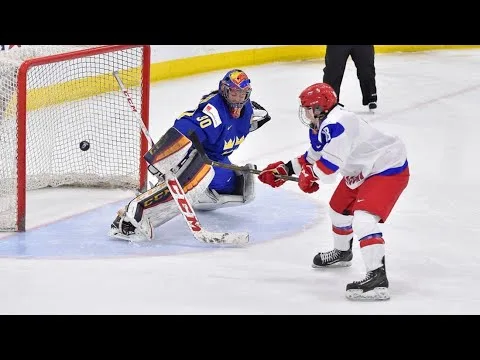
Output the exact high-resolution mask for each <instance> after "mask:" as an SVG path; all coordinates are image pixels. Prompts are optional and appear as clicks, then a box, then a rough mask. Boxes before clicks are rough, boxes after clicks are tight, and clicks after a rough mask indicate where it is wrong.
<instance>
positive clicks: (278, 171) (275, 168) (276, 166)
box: [258, 161, 288, 188]
mask: <svg viewBox="0 0 480 360" xmlns="http://www.w3.org/2000/svg"><path fill="white" fill-rule="evenodd" d="M275 175H288V170H287V167H286V166H285V163H284V162H283V161H277V162H276V163H273V164H270V165H268V166H267V167H266V168H265V169H263V170H262V172H261V173H260V174H259V175H258V179H259V180H260V181H261V182H263V183H265V184H268V185H270V186H271V187H274V188H275V187H279V186H282V185H283V184H284V183H285V181H286V180H285V179H280V178H278V177H276V176H275Z"/></svg>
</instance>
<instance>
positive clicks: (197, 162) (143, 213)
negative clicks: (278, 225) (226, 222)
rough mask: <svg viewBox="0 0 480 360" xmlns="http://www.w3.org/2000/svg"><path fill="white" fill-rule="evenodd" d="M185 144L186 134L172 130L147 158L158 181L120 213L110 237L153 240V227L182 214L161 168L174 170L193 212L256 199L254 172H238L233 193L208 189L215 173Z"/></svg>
mask: <svg viewBox="0 0 480 360" xmlns="http://www.w3.org/2000/svg"><path fill="white" fill-rule="evenodd" d="M186 142H189V140H188V139H187V138H186V137H185V136H184V135H182V134H181V133H180V132H179V131H177V130H176V129H175V128H170V129H169V130H168V131H167V133H166V134H165V135H164V136H162V138H161V139H160V140H159V141H158V142H157V143H156V144H155V145H154V146H153V147H152V148H151V149H150V150H149V151H148V152H147V153H146V154H145V155H144V158H145V160H146V161H147V162H148V163H149V164H150V166H149V167H148V169H149V171H150V172H151V173H152V174H153V175H154V176H156V177H157V178H158V182H157V184H156V185H155V186H153V187H152V188H151V189H149V190H147V191H145V192H143V193H141V194H139V195H138V196H137V197H135V198H134V199H132V200H131V201H130V202H129V203H128V205H126V206H125V208H122V209H120V210H119V211H118V213H117V217H116V218H115V220H114V221H113V223H112V225H111V228H110V231H109V235H110V236H112V237H114V238H118V239H122V240H128V241H145V240H152V239H153V238H154V231H153V229H154V228H156V227H159V226H161V225H162V224H165V223H166V222H168V221H169V220H171V219H173V218H174V217H175V216H177V215H179V209H178V207H177V204H176V203H175V201H174V200H173V198H172V195H171V194H170V190H169V189H168V186H167V184H166V183H165V181H164V178H163V177H162V173H161V171H160V170H158V169H172V172H173V174H174V175H175V176H176V177H177V179H178V182H179V184H180V185H181V186H182V188H183V189H184V192H185V194H186V196H187V198H188V200H189V201H190V203H191V204H192V206H193V208H194V210H198V211H202V210H203V211H211V210H216V209H220V208H224V207H232V206H239V205H245V204H247V203H249V202H251V201H252V200H253V199H254V198H255V186H254V184H255V178H254V174H251V173H240V172H238V173H236V175H237V177H238V181H237V188H236V190H235V192H234V193H233V194H219V193H217V192H216V191H215V190H213V189H209V188H208V185H209V184H210V182H211V180H212V178H213V176H214V174H215V170H214V168H213V167H212V166H211V165H208V164H205V163H204V161H203V159H202V158H201V156H200V154H199V153H198V151H197V150H196V149H195V148H194V147H184V144H185V143H186ZM182 147H183V148H182ZM247 165H248V166H251V167H252V168H253V167H254V166H253V165H251V164H247Z"/></svg>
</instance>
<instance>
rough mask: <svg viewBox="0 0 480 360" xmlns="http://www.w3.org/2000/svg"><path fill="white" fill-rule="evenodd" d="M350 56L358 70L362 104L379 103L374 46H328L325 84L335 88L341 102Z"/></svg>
mask: <svg viewBox="0 0 480 360" xmlns="http://www.w3.org/2000/svg"><path fill="white" fill-rule="evenodd" d="M349 56H351V57H352V60H353V63H354V64H355V67H356V68H357V78H358V81H359V82H360V89H361V91H362V104H363V105H368V104H369V103H370V102H377V86H376V83H375V49H374V47H373V45H327V46H326V53H325V68H324V69H323V82H324V83H327V84H329V85H330V86H331V87H333V89H334V90H335V92H336V93H337V96H338V99H339V101H340V86H341V85H342V80H343V74H344V73H345V67H346V65H347V60H348V57H349Z"/></svg>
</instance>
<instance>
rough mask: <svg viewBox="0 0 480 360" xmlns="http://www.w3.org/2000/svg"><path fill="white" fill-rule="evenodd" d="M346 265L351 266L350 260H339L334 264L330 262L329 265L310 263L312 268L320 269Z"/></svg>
mask: <svg viewBox="0 0 480 360" xmlns="http://www.w3.org/2000/svg"><path fill="white" fill-rule="evenodd" d="M348 266H352V262H351V261H339V262H337V263H335V264H331V265H323V266H321V265H316V264H314V263H312V268H314V269H321V268H338V267H348Z"/></svg>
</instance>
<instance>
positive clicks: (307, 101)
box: [299, 83, 338, 128]
mask: <svg viewBox="0 0 480 360" xmlns="http://www.w3.org/2000/svg"><path fill="white" fill-rule="evenodd" d="M299 98H300V109H299V116H300V121H301V122H302V123H304V124H306V125H307V126H309V127H311V128H318V126H319V121H321V120H323V119H324V118H325V116H326V115H327V113H328V112H329V111H330V110H332V109H333V107H334V106H335V105H337V103H338V99H337V94H336V93H335V90H333V88H332V87H331V86H330V85H328V84H326V83H316V84H313V85H310V86H309V87H307V88H306V89H305V90H303V91H302V92H301V93H300V96H299Z"/></svg>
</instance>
